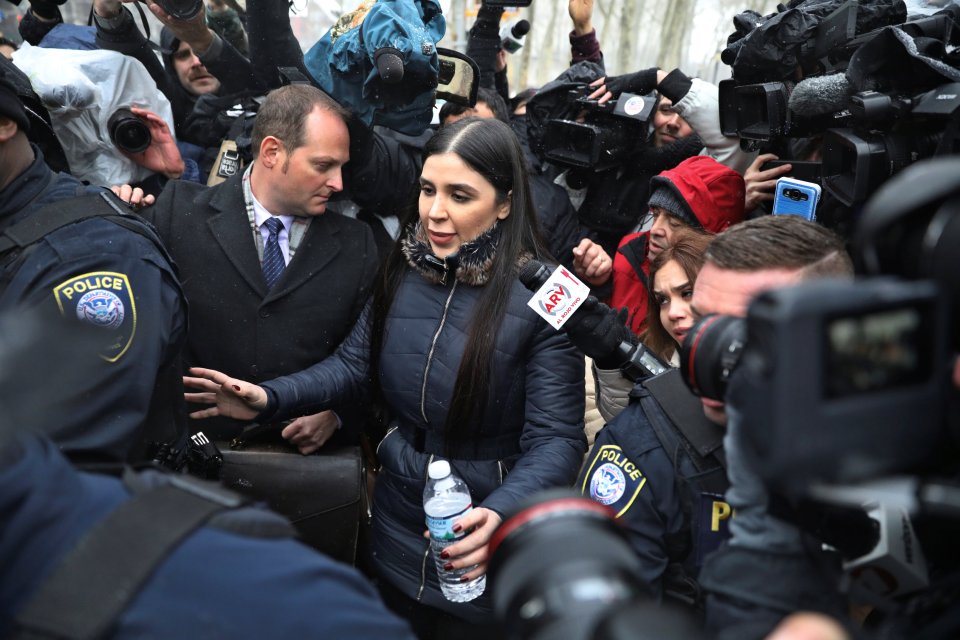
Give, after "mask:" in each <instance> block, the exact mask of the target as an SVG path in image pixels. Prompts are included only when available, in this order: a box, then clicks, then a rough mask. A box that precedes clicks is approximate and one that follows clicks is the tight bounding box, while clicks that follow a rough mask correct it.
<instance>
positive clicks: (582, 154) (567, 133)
mask: <svg viewBox="0 0 960 640" xmlns="http://www.w3.org/2000/svg"><path fill="white" fill-rule="evenodd" d="M594 89H595V87H591V86H589V85H587V84H580V85H579V86H577V87H575V88H573V89H571V90H570V91H569V92H568V96H569V104H570V107H571V110H572V111H574V112H576V111H579V113H580V117H578V118H577V119H575V120H569V119H553V120H548V121H547V123H546V128H545V129H544V134H543V148H544V153H545V155H546V157H547V158H548V159H549V160H551V161H553V162H555V163H557V164H559V165H562V166H566V167H572V168H575V169H594V170H602V169H606V168H608V167H611V166H613V165H615V164H617V163H618V162H620V161H621V160H623V159H624V158H626V157H627V156H629V155H630V154H631V153H634V152H635V151H637V150H638V149H640V147H642V146H643V145H644V144H646V141H647V138H648V137H649V135H650V121H651V120H652V118H653V114H654V112H655V111H656V108H657V96H656V94H654V93H651V94H648V95H644V96H641V95H636V94H633V93H622V94H620V97H619V98H618V99H616V100H610V101H608V102H605V103H603V104H600V102H599V101H597V100H589V99H587V97H586V96H587V95H589V94H590V93H591V92H592V91H593V90H594Z"/></svg>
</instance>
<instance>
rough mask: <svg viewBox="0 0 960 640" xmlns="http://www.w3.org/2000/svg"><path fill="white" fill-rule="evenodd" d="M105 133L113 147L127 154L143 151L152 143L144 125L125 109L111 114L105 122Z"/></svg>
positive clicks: (147, 129)
mask: <svg viewBox="0 0 960 640" xmlns="http://www.w3.org/2000/svg"><path fill="white" fill-rule="evenodd" d="M107 131H108V132H109V133H110V141H111V142H113V144H114V146H116V147H117V148H118V149H120V150H121V151H126V152H127V153H140V152H141V151H145V150H146V149H147V147H149V146H150V142H151V141H152V137H151V136H150V129H149V128H147V125H146V123H145V122H144V121H143V120H141V119H140V118H138V117H137V116H135V115H133V112H132V111H130V109H126V108H121V109H117V110H116V111H114V112H113V115H111V116H110V119H109V120H107Z"/></svg>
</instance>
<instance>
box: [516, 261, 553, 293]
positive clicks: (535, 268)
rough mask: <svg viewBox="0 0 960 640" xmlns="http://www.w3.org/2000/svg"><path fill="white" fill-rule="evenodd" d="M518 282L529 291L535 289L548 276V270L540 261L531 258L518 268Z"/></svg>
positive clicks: (540, 285)
mask: <svg viewBox="0 0 960 640" xmlns="http://www.w3.org/2000/svg"><path fill="white" fill-rule="evenodd" d="M519 277H520V282H522V283H523V286H525V287H526V288H527V289H530V291H536V290H537V289H539V288H540V287H542V286H543V283H544V282H546V281H547V279H548V278H549V277H550V271H549V270H548V269H547V268H546V267H545V266H544V265H543V263H542V262H539V261H537V260H531V261H530V262H528V263H527V264H525V265H523V267H522V268H521V269H520V274H519Z"/></svg>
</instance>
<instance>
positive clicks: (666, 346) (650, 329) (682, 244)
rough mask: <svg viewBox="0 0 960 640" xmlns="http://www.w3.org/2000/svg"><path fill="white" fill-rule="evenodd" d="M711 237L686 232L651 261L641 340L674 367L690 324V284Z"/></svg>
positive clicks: (701, 264)
mask: <svg viewBox="0 0 960 640" xmlns="http://www.w3.org/2000/svg"><path fill="white" fill-rule="evenodd" d="M712 238H713V235H712V234H705V233H697V232H696V231H685V232H683V233H682V235H678V236H677V237H676V240H675V241H674V243H673V244H672V245H670V246H668V247H667V248H666V249H664V250H663V251H661V252H660V253H659V254H658V255H657V257H656V258H654V259H653V261H652V262H651V263H650V278H649V280H648V283H649V287H650V293H649V296H650V297H649V299H650V301H651V304H649V305H647V330H646V331H645V332H644V333H643V335H642V336H640V339H641V340H642V341H643V343H644V344H645V345H646V346H647V348H649V349H650V350H651V351H653V352H654V353H655V354H657V356H659V357H660V359H661V360H663V361H664V362H669V363H670V364H671V365H673V366H674V367H679V366H680V355H679V353H680V345H681V344H683V339H684V338H685V337H686V335H687V332H688V331H689V330H690V327H692V326H693V320H694V318H693V312H692V311H691V310H690V300H691V299H692V298H693V285H694V283H695V282H696V281H697V274H698V273H700V269H701V267H703V259H704V255H705V254H706V252H707V246H709V244H710V240H711V239H712Z"/></svg>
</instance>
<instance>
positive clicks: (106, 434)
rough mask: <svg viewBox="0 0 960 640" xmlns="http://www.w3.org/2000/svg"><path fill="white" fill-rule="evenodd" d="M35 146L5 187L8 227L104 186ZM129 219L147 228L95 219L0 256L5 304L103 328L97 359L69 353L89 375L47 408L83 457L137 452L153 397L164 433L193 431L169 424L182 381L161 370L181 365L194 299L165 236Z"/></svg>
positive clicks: (64, 445) (4, 223)
mask: <svg viewBox="0 0 960 640" xmlns="http://www.w3.org/2000/svg"><path fill="white" fill-rule="evenodd" d="M34 153H35V154H36V159H35V160H34V162H33V163H32V164H31V165H30V167H29V168H28V169H27V170H26V171H25V172H24V173H23V174H21V175H20V176H18V177H17V178H15V179H14V180H13V181H12V182H11V183H10V184H9V185H8V186H7V187H6V188H5V189H3V190H2V191H0V233H4V232H6V231H7V230H8V229H9V228H10V227H12V226H13V225H15V224H16V223H18V222H19V221H21V220H23V219H26V218H28V217H29V216H31V215H33V214H35V213H36V212H38V211H40V210H41V209H42V208H43V207H44V206H46V205H48V204H50V203H54V202H62V203H63V207H72V206H84V205H83V203H84V202H85V199H81V198H78V197H77V196H80V195H84V194H90V193H96V192H98V191H101V190H100V189H95V188H94V189H91V188H87V187H84V186H83V184H82V183H80V181H79V180H77V179H76V178H74V177H73V176H70V175H67V174H63V173H60V174H55V173H53V172H52V171H51V170H50V169H48V168H47V166H46V165H45V164H44V162H43V157H42V154H41V153H40V152H39V150H38V149H36V148H34ZM130 224H132V225H140V226H142V227H143V228H144V232H143V233H142V234H141V233H137V232H133V231H131V230H130V229H128V228H124V227H122V226H119V225H118V224H115V223H114V222H111V221H110V220H108V219H106V218H102V217H94V218H87V219H84V220H81V221H80V222H76V223H73V224H70V225H68V226H65V227H62V228H60V229H57V230H55V231H53V232H51V233H49V234H47V235H46V236H45V237H43V238H42V239H41V240H39V241H38V242H36V243H34V244H32V245H30V246H29V247H27V248H25V249H23V250H22V251H20V250H13V251H10V252H7V253H6V254H4V255H3V256H0V311H11V310H18V311H19V310H22V309H27V308H34V309H37V310H38V311H39V313H40V314H41V315H43V316H46V317H48V318H51V319H60V318H63V319H66V320H68V321H76V322H79V323H83V324H84V325H86V326H89V327H93V328H94V329H96V330H97V333H100V332H102V336H103V338H102V344H101V346H100V349H99V357H92V358H89V359H85V360H84V361H83V362H76V361H73V360H71V359H70V356H69V355H67V354H62V355H63V357H64V362H63V366H64V367H74V368H76V369H77V370H78V371H82V372H83V373H82V375H78V376H77V378H76V382H75V384H74V387H73V388H71V389H66V390H65V389H57V390H52V389H51V390H50V391H51V392H53V391H56V392H58V393H68V394H69V396H68V397H69V399H68V400H67V401H65V402H64V403H63V406H60V405H58V407H57V409H58V410H57V411H55V412H54V411H51V407H49V406H48V407H45V409H46V411H45V413H44V415H43V417H44V418H45V419H46V420H47V421H48V422H49V429H50V431H49V432H48V435H50V437H51V438H52V439H53V440H54V441H55V442H56V443H57V445H58V446H59V447H60V448H61V450H62V451H64V452H66V453H67V454H68V455H69V456H70V457H71V458H73V459H74V460H76V461H85V462H118V461H123V460H126V459H128V458H129V457H131V456H132V455H134V452H135V451H138V450H139V448H140V447H141V446H142V444H143V442H142V440H143V439H144V432H145V429H146V424H147V422H148V416H149V415H150V414H151V403H152V402H153V401H154V399H155V397H156V400H157V403H156V406H154V407H153V409H154V410H157V409H158V408H159V407H160V406H161V405H162V406H163V407H164V411H163V412H162V414H163V415H162V416H158V421H157V425H156V426H157V429H158V430H162V431H164V432H165V433H164V439H176V438H177V437H180V436H182V435H185V434H181V433H174V429H173V428H172V426H171V424H172V423H171V421H173V420H175V419H176V417H177V416H176V415H175V412H174V411H173V410H171V408H175V407H177V406H178V405H182V396H181V397H179V398H178V397H177V394H176V391H175V390H174V389H173V388H172V386H171V385H173V383H174V382H175V381H173V380H172V379H171V380H168V382H169V384H166V385H161V386H160V387H159V388H158V386H157V383H158V381H159V380H160V378H161V377H162V374H161V372H174V371H175V368H174V367H173V363H175V361H176V358H177V357H178V355H179V351H180V345H181V344H182V341H183V338H184V336H185V333H186V322H187V314H186V300H185V299H184V297H183V293H182V292H181V290H180V284H179V281H178V279H177V276H176V274H175V271H174V267H173V266H172V265H171V263H170V262H169V260H168V259H167V257H166V255H165V252H164V251H163V250H162V247H161V246H160V245H159V244H158V242H159V241H157V242H154V241H153V240H151V239H150V237H151V235H152V236H154V237H155V232H153V231H152V228H151V227H149V225H148V224H147V223H146V222H144V221H140V220H138V219H136V218H135V217H133V216H131V221H130ZM168 375H172V373H168ZM36 384H37V385H38V386H40V385H43V384H44V381H43V380H37V381H36ZM180 389H182V385H181V386H180ZM161 394H162V395H164V397H160V395H161ZM167 436H169V437H167Z"/></svg>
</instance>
